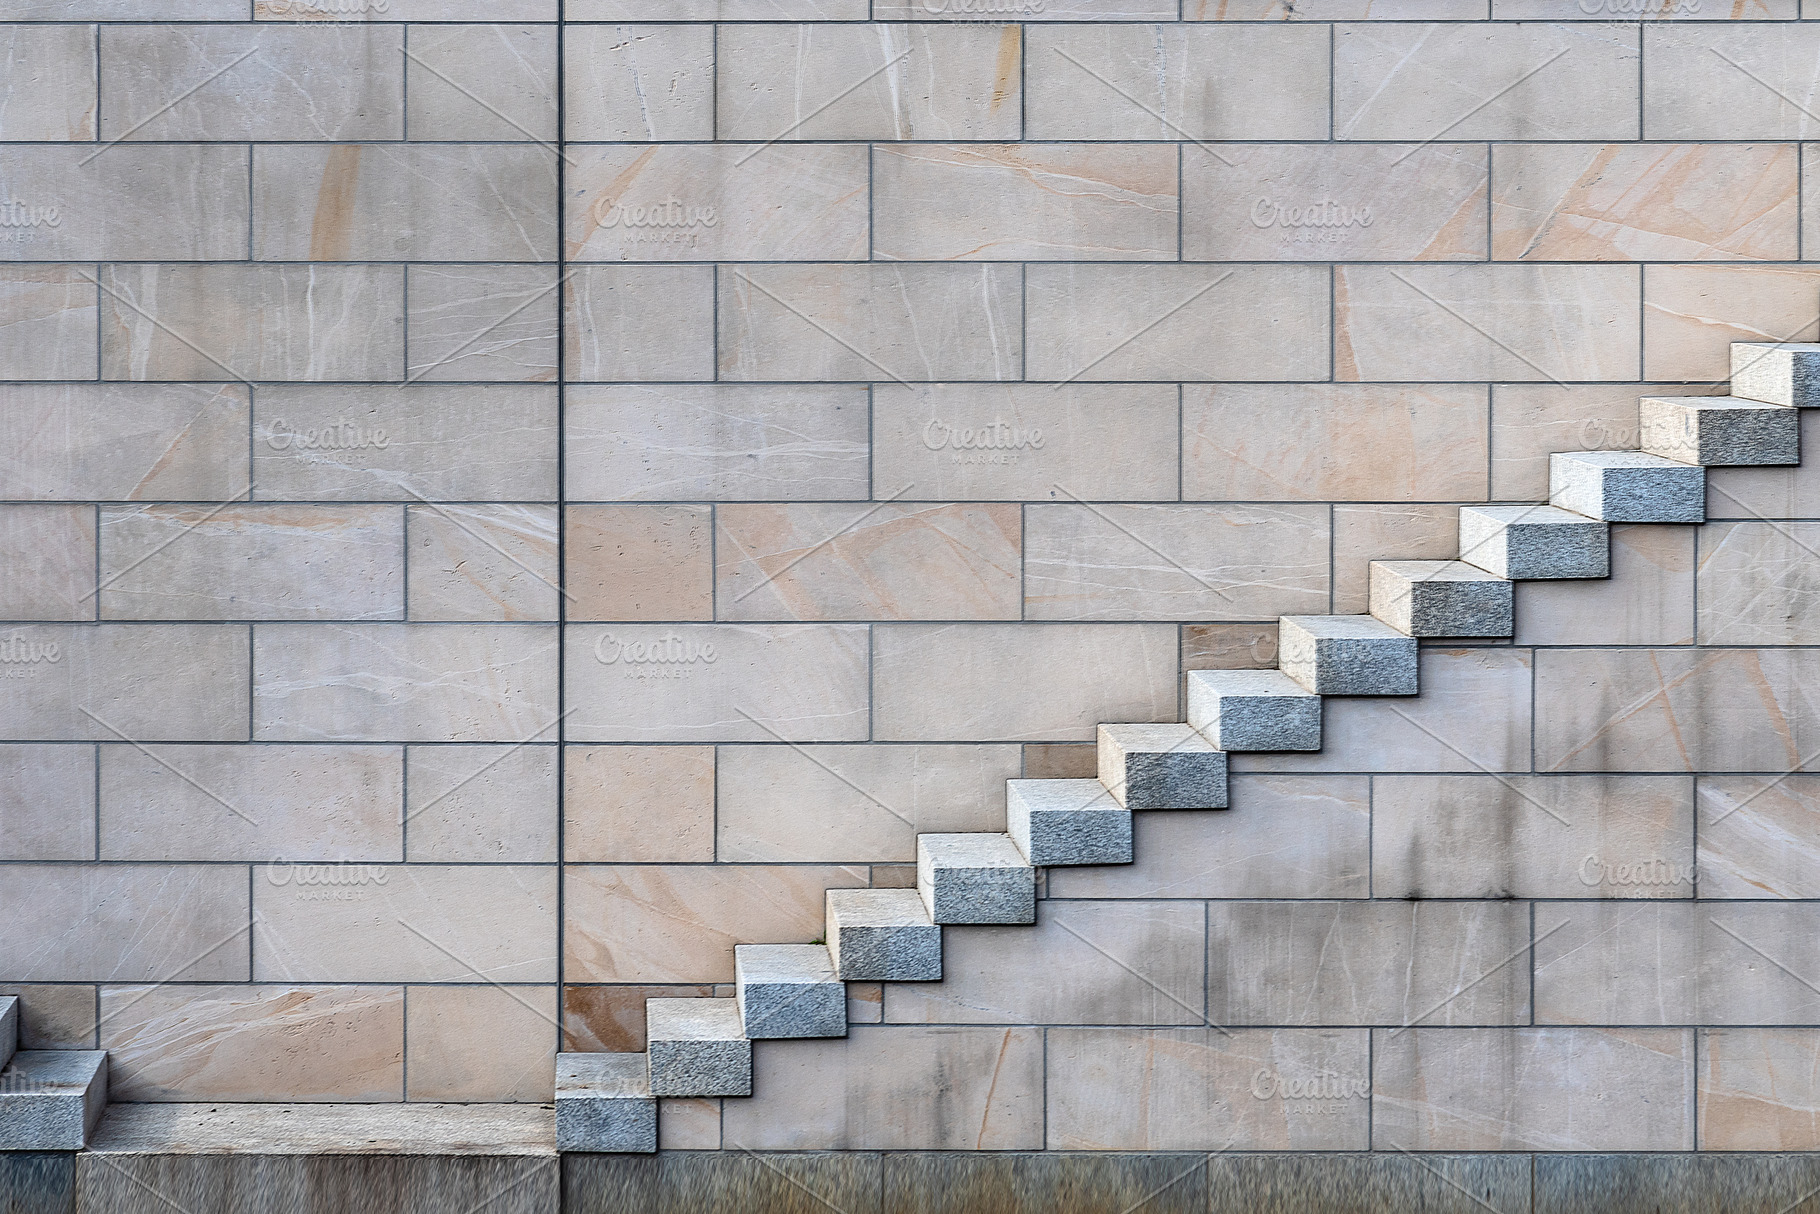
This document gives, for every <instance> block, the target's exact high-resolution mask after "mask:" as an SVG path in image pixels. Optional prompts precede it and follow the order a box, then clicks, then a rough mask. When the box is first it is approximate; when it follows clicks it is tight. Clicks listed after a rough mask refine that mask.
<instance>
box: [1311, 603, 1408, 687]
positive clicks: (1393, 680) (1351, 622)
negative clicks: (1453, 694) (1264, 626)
mask: <svg viewBox="0 0 1820 1214" xmlns="http://www.w3.org/2000/svg"><path fill="white" fill-rule="evenodd" d="M1277 669H1278V670H1281V671H1282V672H1283V673H1284V674H1286V675H1288V676H1289V677H1290V678H1292V679H1294V680H1295V681H1296V682H1297V683H1300V684H1301V685H1302V686H1303V687H1304V688H1306V689H1307V690H1309V691H1311V692H1314V693H1315V694H1317V695H1327V696H1412V695H1415V694H1416V692H1417V690H1418V689H1419V680H1418V671H1417V645H1416V642H1415V639H1414V638H1413V637H1410V636H1407V635H1405V634H1404V633H1401V632H1399V631H1397V630H1396V629H1395V628H1392V627H1391V626H1390V625H1389V624H1386V623H1385V622H1384V621H1383V620H1380V619H1378V618H1377V617H1375V616H1370V615H1286V616H1283V617H1281V618H1280V619H1279V620H1278V621H1277Z"/></svg>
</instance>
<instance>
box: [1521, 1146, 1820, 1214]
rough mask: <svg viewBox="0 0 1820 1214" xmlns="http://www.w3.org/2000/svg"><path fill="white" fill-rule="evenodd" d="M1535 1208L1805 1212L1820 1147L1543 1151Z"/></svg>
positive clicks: (1815, 1196) (1556, 1213) (1817, 1174)
mask: <svg viewBox="0 0 1820 1214" xmlns="http://www.w3.org/2000/svg"><path fill="white" fill-rule="evenodd" d="M1535 1186H1536V1194H1535V1214H1580V1211H1583V1210H1597V1211H1599V1214H1797V1212H1798V1211H1807V1210H1812V1209H1813V1208H1814V1207H1815V1205H1817V1204H1820V1193H1817V1192H1816V1190H1820V1154H1811V1153H1810V1154H1770V1153H1768V1152H1765V1153H1763V1154H1756V1153H1754V1152H1753V1153H1749V1154H1745V1153H1738V1154H1731V1153H1727V1154H1723V1155H1721V1154H1688V1155H1676V1154H1663V1155H1538V1156H1536V1170H1535Z"/></svg>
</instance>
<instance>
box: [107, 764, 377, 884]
mask: <svg viewBox="0 0 1820 1214" xmlns="http://www.w3.org/2000/svg"><path fill="white" fill-rule="evenodd" d="M99 773H100V775H99V782H100V796H101V806H100V812H99V824H100V832H101V842H100V858H101V859H103V860H240V861H245V862H259V861H265V862H274V861H277V862H283V863H295V862H328V861H333V860H356V861H375V862H387V861H390V862H396V861H398V860H400V859H402V858H403V848H402V838H401V830H400V821H401V811H402V809H403V805H404V787H405V767H404V757H403V755H402V754H401V753H400V751H399V748H398V747H395V746H285V745H279V746H220V745H214V746H148V747H140V746H135V745H132V744H130V743H127V742H118V743H107V744H104V745H103V746H102V747H101V757H100V767H99Z"/></svg>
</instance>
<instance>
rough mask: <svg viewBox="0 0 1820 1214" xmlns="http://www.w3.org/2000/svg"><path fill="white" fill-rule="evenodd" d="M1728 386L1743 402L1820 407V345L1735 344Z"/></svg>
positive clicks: (1739, 342) (1807, 407)
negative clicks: (1754, 401)
mask: <svg viewBox="0 0 1820 1214" xmlns="http://www.w3.org/2000/svg"><path fill="white" fill-rule="evenodd" d="M1731 385H1732V395H1733V396H1736V397H1740V398H1742V399H1744V400H1758V401H1763V402H1764V403H1766V404H1771V405H1786V406H1792V407H1794V408H1800V409H1809V408H1813V407H1814V406H1816V405H1820V345H1815V344H1812V343H1801V342H1782V343H1771V342H1746V341H1735V342H1733V343H1732V346H1731Z"/></svg>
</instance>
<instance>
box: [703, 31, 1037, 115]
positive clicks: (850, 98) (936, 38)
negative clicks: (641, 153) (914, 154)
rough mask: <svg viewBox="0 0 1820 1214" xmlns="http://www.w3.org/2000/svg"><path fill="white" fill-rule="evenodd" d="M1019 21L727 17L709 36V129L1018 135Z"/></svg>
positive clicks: (1020, 111)
mask: <svg viewBox="0 0 1820 1214" xmlns="http://www.w3.org/2000/svg"><path fill="white" fill-rule="evenodd" d="M1019 33H1020V27H1018V26H1015V25H1005V26H994V25H983V24H972V23H969V24H967V25H951V26H935V25H931V26H923V27H920V28H919V27H916V26H909V25H871V26H868V25H857V24H856V25H729V26H724V27H722V28H721V30H720V36H719V39H718V42H717V44H716V47H715V59H714V63H715V75H716V80H717V83H718V97H717V103H716V110H717V117H716V123H715V136H716V137H717V138H720V139H738V140H747V139H753V140H780V141H787V140H801V139H815V140H827V139H892V140H904V139H914V140H919V141H920V140H926V139H1016V138H1020V137H1022V136H1023V135H1025V134H1030V135H1037V136H1038V137H1041V136H1040V135H1038V133H1037V132H1035V131H1034V130H1033V131H1029V132H1025V131H1022V130H1021V129H1020V125H1021V120H1022V106H1021V100H1020V99H1021V90H1020V87H1019V84H1020V76H1019V72H1020V69H1021V67H1022V61H1021V59H1020V58H1019V51H1020V49H1021V48H1020V39H1019Z"/></svg>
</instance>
